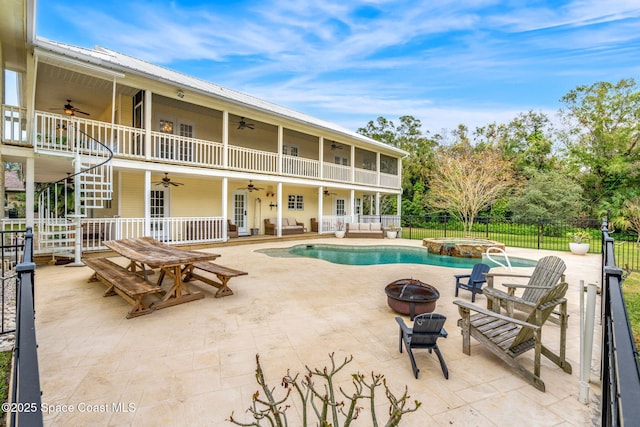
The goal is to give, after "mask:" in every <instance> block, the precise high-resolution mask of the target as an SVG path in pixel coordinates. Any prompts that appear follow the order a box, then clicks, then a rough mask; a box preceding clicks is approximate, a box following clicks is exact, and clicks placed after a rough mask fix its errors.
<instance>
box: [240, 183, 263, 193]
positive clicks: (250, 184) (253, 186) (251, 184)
mask: <svg viewBox="0 0 640 427" xmlns="http://www.w3.org/2000/svg"><path fill="white" fill-rule="evenodd" d="M244 188H245V189H246V190H248V191H249V193H251V192H252V191H260V190H264V189H263V188H260V187H256V186H255V185H254V184H253V181H252V180H249V185H247V186H246V187H244Z"/></svg>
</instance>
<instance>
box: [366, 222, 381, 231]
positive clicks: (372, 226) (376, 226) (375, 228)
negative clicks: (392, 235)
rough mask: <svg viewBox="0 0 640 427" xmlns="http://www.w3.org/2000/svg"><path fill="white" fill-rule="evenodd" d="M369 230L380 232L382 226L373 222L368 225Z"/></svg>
mask: <svg viewBox="0 0 640 427" xmlns="http://www.w3.org/2000/svg"><path fill="white" fill-rule="evenodd" d="M369 230H371V231H380V230H382V224H380V223H379V222H373V223H371V224H370V225H369Z"/></svg>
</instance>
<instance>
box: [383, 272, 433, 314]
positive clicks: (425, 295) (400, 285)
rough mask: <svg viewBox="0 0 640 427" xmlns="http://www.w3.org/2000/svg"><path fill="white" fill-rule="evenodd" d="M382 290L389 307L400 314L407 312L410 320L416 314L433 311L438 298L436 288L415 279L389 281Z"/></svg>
mask: <svg viewBox="0 0 640 427" xmlns="http://www.w3.org/2000/svg"><path fill="white" fill-rule="evenodd" d="M384 291H385V293H386V294H387V304H389V307H391V308H392V309H393V310H394V311H396V312H398V313H400V314H408V315H409V317H410V318H411V320H413V318H414V317H415V316H416V315H418V314H423V313H431V312H433V310H435V309H436V301H437V300H438V298H440V292H438V290H437V289H436V288H434V287H433V286H431V285H427V284H426V283H423V282H421V281H419V280H417V279H400V280H396V281H394V282H391V283H389V284H388V285H387V286H386V287H385V288H384Z"/></svg>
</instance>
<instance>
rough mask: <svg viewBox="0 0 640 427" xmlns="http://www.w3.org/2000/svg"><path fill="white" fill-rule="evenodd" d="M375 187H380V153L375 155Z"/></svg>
mask: <svg viewBox="0 0 640 427" xmlns="http://www.w3.org/2000/svg"><path fill="white" fill-rule="evenodd" d="M376 172H377V173H376V185H378V186H379V185H380V153H376Z"/></svg>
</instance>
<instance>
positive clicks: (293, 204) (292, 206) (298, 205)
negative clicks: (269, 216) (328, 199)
mask: <svg viewBox="0 0 640 427" xmlns="http://www.w3.org/2000/svg"><path fill="white" fill-rule="evenodd" d="M287 208H288V209H289V210H292V211H303V210H304V196H303V195H301V194H289V199H288V202H287Z"/></svg>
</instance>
